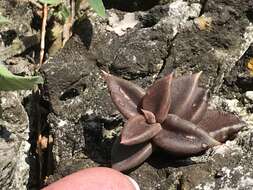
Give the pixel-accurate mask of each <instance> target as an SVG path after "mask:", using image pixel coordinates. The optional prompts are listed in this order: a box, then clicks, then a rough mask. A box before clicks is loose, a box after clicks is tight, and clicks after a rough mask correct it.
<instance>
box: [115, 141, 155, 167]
mask: <svg viewBox="0 0 253 190" xmlns="http://www.w3.org/2000/svg"><path fill="white" fill-rule="evenodd" d="M152 151H153V150H152V144H151V143H149V142H146V143H141V144H137V145H132V146H127V145H123V144H120V138H117V139H116V141H115V143H114V145H113V148H112V168H113V169H116V170H118V171H125V170H129V169H131V168H134V167H137V166H138V165H140V164H141V163H142V162H144V161H145V160H146V159H147V158H148V157H149V156H150V155H151V153H152Z"/></svg>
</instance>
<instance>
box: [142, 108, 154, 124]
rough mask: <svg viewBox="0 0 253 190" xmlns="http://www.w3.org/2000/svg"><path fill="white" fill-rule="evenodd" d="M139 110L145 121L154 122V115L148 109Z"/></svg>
mask: <svg viewBox="0 0 253 190" xmlns="http://www.w3.org/2000/svg"><path fill="white" fill-rule="evenodd" d="M141 111H142V113H143V116H144V117H145V119H146V122H147V123H149V124H154V123H156V118H155V115H154V114H153V113H152V112H150V111H148V110H144V109H141Z"/></svg>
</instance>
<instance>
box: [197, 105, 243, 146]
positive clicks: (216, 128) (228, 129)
mask: <svg viewBox="0 0 253 190" xmlns="http://www.w3.org/2000/svg"><path fill="white" fill-rule="evenodd" d="M198 126H199V127H200V128H202V129H204V130H205V131H207V132H209V134H210V135H211V136H212V137H213V138H215V139H216V140H218V141H220V142H225V141H226V140H227V139H229V138H231V137H233V136H234V134H236V133H237V132H238V131H240V130H241V129H242V128H243V127H244V126H245V123H244V122H243V121H241V120H240V119H239V118H238V117H237V116H235V115H233V114H230V113H225V112H221V111H216V110H208V111H207V112H206V114H205V116H204V117H203V119H202V120H201V121H200V122H199V124H198Z"/></svg>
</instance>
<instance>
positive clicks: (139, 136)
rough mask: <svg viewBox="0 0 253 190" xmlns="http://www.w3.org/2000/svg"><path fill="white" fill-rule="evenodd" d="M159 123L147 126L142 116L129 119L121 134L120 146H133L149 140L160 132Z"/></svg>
mask: <svg viewBox="0 0 253 190" xmlns="http://www.w3.org/2000/svg"><path fill="white" fill-rule="evenodd" d="M161 129H162V127H161V125H160V123H154V124H148V123H147V122H146V120H145V118H144V117H143V115H136V116H135V117H132V118H130V119H129V120H128V121H127V122H126V124H125V126H124V127H123V129H122V132H121V142H120V143H121V144H124V145H134V144H139V143H143V142H146V141H148V140H151V139H152V138H153V137H154V136H155V135H156V134H158V133H159V132H160V131H161Z"/></svg>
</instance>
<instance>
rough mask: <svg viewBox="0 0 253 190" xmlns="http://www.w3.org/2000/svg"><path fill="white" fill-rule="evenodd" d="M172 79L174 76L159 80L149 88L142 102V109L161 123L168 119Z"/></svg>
mask: <svg viewBox="0 0 253 190" xmlns="http://www.w3.org/2000/svg"><path fill="white" fill-rule="evenodd" d="M172 77H173V74H170V75H167V76H165V77H163V78H161V79H159V80H157V81H156V82H155V83H154V84H153V85H152V86H151V87H149V88H148V90H147V92H146V95H145V96H144V97H143V100H142V108H143V109H144V110H148V111H150V112H152V113H153V114H154V115H155V116H156V121H157V122H159V123H162V122H163V121H164V120H165V119H166V117H167V114H168V111H169V108H170V103H171V82H172Z"/></svg>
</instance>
